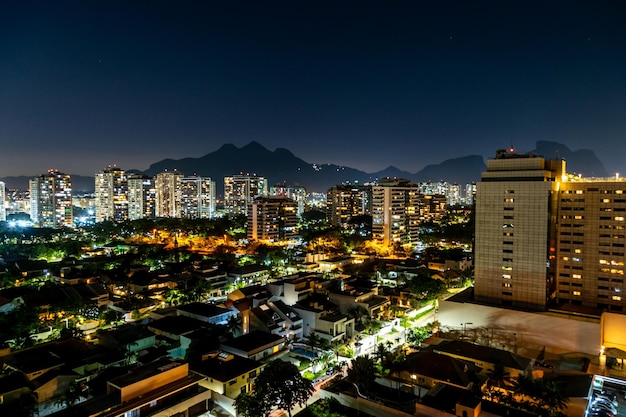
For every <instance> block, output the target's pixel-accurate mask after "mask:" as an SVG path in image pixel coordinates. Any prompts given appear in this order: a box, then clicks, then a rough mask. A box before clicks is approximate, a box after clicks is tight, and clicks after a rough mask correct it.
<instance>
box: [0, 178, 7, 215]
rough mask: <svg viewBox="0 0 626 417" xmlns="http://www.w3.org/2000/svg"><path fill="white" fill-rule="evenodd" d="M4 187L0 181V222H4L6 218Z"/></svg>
mask: <svg viewBox="0 0 626 417" xmlns="http://www.w3.org/2000/svg"><path fill="white" fill-rule="evenodd" d="M5 190H6V188H5V186H4V182H2V181H0V222H5V221H6V220H7V211H6V203H7V197H6V191H5Z"/></svg>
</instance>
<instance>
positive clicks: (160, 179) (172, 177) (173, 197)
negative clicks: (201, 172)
mask: <svg viewBox="0 0 626 417" xmlns="http://www.w3.org/2000/svg"><path fill="white" fill-rule="evenodd" d="M182 178H183V173H182V172H178V171H176V170H174V171H164V172H160V173H158V174H157V176H156V179H155V181H154V185H155V189H156V204H155V213H156V217H180V181H181V179H182Z"/></svg>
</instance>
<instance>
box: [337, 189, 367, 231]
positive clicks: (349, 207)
mask: <svg viewBox="0 0 626 417" xmlns="http://www.w3.org/2000/svg"><path fill="white" fill-rule="evenodd" d="M371 212H372V187H371V185H359V184H354V185H350V184H342V185H335V186H333V187H331V188H329V189H328V191H327V192H326V219H327V220H328V223H329V224H330V225H331V226H334V227H341V228H342V229H348V228H349V224H348V223H349V221H350V220H351V219H352V218H353V217H357V216H364V215H370V214H371Z"/></svg>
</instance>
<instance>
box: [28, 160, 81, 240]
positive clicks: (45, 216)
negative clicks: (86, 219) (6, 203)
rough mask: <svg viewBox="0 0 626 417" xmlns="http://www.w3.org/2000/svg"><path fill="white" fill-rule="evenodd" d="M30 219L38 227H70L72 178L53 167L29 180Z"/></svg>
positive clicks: (71, 221) (71, 218)
mask: <svg viewBox="0 0 626 417" xmlns="http://www.w3.org/2000/svg"><path fill="white" fill-rule="evenodd" d="M30 212H31V220H32V221H33V223H34V224H35V225H37V226H39V227H52V228H62V227H72V226H73V219H74V218H73V212H72V178H71V177H70V175H68V174H64V173H62V172H59V171H57V170H55V169H50V170H48V172H47V173H46V174H43V175H40V176H38V177H35V178H33V179H31V180H30Z"/></svg>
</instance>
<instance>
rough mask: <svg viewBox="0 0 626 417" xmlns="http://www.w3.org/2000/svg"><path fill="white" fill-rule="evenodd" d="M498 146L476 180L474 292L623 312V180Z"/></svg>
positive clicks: (533, 304) (505, 300)
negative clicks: (579, 172) (569, 169)
mask: <svg viewBox="0 0 626 417" xmlns="http://www.w3.org/2000/svg"><path fill="white" fill-rule="evenodd" d="M565 168H566V166H565V161H561V160H553V161H548V160H545V159H544V158H540V157H537V156H534V155H517V154H514V153H510V152H506V151H500V152H499V153H498V154H497V156H496V158H495V159H492V160H489V161H488V163H487V171H486V172H484V173H483V175H482V180H481V182H479V183H478V184H477V193H476V242H475V265H476V269H475V281H476V284H475V298H476V299H477V300H478V301H484V302H488V303H493V304H499V305H510V306H514V307H520V308H530V309H534V310H543V309H545V308H546V307H547V306H564V305H570V306H577V307H573V308H578V307H580V308H586V309H587V311H590V312H592V313H593V312H596V313H598V314H599V313H600V312H602V311H607V310H609V311H620V312H621V311H624V309H625V307H626V296H625V295H624V292H625V291H626V287H624V264H625V262H626V257H625V253H626V247H625V245H626V181H625V180H624V179H622V178H619V177H617V176H616V177H614V178H582V177H580V176H575V175H570V174H567V173H566V170H565Z"/></svg>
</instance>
